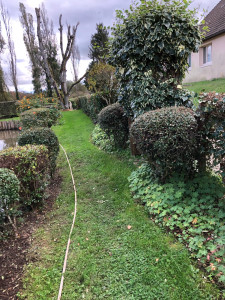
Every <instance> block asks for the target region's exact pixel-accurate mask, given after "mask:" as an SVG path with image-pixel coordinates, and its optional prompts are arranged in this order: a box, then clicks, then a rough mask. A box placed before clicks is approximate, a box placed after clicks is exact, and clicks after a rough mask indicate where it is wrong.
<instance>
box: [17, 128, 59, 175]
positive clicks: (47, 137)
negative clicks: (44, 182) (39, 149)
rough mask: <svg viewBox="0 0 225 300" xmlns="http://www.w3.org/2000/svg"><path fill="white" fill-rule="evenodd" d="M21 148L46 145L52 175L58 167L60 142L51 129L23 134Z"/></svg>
mask: <svg viewBox="0 0 225 300" xmlns="http://www.w3.org/2000/svg"><path fill="white" fill-rule="evenodd" d="M18 144H19V146H25V145H27V144H32V145H45V146H46V147H47V148H48V153H49V159H50V167H51V175H53V173H54V171H55V167H56V159H57V156H58V153H59V141H58V138H57V136H56V135H55V133H54V132H53V131H52V130H51V129H50V128H44V127H43V128H40V127H39V128H34V129H28V130H25V131H23V132H22V134H21V135H20V136H19V138H18Z"/></svg>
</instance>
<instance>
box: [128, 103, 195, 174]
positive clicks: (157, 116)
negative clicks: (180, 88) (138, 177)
mask: <svg viewBox="0 0 225 300" xmlns="http://www.w3.org/2000/svg"><path fill="white" fill-rule="evenodd" d="M130 133H131V136H132V137H133V139H134V142H135V143H136V146H137V149H138V150H139V151H140V153H142V154H144V155H145V156H146V157H147V159H148V160H149V163H150V164H151V166H152V168H153V169H154V170H155V172H156V173H157V174H158V176H159V177H161V178H162V179H164V178H166V177H167V176H170V175H171V173H173V172H174V171H177V172H182V171H186V172H187V173H188V172H189V171H191V170H192V169H193V163H194V160H195V155H196V147H197V121H196V120H195V118H194V112H193V111H192V110H191V109H189V108H185V107H168V108H162V109H158V110H154V111H150V112H147V113H145V114H143V115H141V116H139V117H138V118H137V119H136V120H135V121H134V123H133V124H132V126H131V129H130Z"/></svg>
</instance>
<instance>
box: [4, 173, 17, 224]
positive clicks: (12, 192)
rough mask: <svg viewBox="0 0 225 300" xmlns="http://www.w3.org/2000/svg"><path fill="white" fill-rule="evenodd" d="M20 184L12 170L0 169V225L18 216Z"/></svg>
mask: <svg viewBox="0 0 225 300" xmlns="http://www.w3.org/2000/svg"><path fill="white" fill-rule="evenodd" d="M19 188H20V182H19V180H18V178H17V177H16V175H15V173H14V172H13V171H12V170H9V169H5V168H0V225H1V224H3V223H4V222H5V221H6V219H7V218H8V219H9V218H10V217H14V216H16V215H18V214H19V210H18V204H19Z"/></svg>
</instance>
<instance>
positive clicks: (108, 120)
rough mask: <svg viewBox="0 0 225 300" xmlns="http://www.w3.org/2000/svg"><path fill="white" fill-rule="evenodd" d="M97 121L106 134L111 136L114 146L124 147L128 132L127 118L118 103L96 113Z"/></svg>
mask: <svg viewBox="0 0 225 300" xmlns="http://www.w3.org/2000/svg"><path fill="white" fill-rule="evenodd" d="M98 123H99V126H100V127H101V129H102V130H103V131H105V132H106V134H107V135H108V136H110V135H112V136H113V138H114V143H115V146H116V147H118V148H126V146H127V140H128V134H129V128H128V118H127V117H126V116H125V114H124V110H123V108H122V106H121V105H120V104H119V103H114V104H111V105H108V106H106V107H105V108H103V109H102V110H101V112H100V113H99V115H98Z"/></svg>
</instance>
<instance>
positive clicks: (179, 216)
mask: <svg viewBox="0 0 225 300" xmlns="http://www.w3.org/2000/svg"><path fill="white" fill-rule="evenodd" d="M129 182H130V190H131V192H132V193H133V196H134V198H135V199H140V200H141V201H142V202H143V203H144V204H145V205H146V207H147V209H148V211H149V213H150V216H151V219H152V220H154V222H155V223H156V224H158V225H159V226H164V227H166V228H168V229H169V230H171V231H172V232H173V233H174V234H175V235H176V236H177V238H178V239H179V240H180V241H182V242H184V244H185V245H186V247H187V248H188V249H189V250H190V251H191V256H192V257H194V258H197V259H198V260H199V261H200V262H201V263H202V265H203V266H204V267H205V268H206V270H207V271H208V273H209V276H210V275H213V276H215V278H218V280H219V281H220V282H222V283H225V226H224V218H225V196H224V194H225V187H224V186H223V184H222V182H221V179H220V178H219V177H218V176H215V175H212V174H209V173H205V174H196V175H195V177H194V178H192V179H190V180H186V179H185V178H184V177H182V176H181V175H180V174H179V176H174V177H171V178H170V179H169V180H168V182H167V183H165V184H160V183H159V182H157V180H155V178H154V172H152V169H151V168H150V166H149V165H148V164H143V165H142V166H140V167H139V169H137V170H136V171H134V172H133V173H132V174H131V176H130V177H129Z"/></svg>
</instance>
